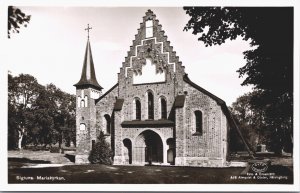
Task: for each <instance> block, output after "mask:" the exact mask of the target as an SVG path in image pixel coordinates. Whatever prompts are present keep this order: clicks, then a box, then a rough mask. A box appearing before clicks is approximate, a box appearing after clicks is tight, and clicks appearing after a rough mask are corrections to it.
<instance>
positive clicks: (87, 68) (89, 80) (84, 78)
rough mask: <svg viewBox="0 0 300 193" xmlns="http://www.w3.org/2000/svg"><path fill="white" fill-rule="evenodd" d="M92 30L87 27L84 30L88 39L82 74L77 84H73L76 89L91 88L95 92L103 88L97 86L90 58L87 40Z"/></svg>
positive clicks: (90, 52) (90, 53)
mask: <svg viewBox="0 0 300 193" xmlns="http://www.w3.org/2000/svg"><path fill="white" fill-rule="evenodd" d="M90 29H92V28H90V27H89V24H88V27H87V28H86V29H85V30H87V31H88V39H87V44H86V49H85V56H84V61H83V67H82V73H81V78H80V80H79V82H78V83H77V84H74V86H75V87H76V88H78V87H93V88H95V89H97V90H102V89H103V88H102V87H101V86H100V85H99V83H98V81H97V79H96V74H95V67H94V62H93V57H92V51H91V45H90V40H89V30H90Z"/></svg>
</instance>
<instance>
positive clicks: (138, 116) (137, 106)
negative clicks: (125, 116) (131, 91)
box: [135, 99, 141, 120]
mask: <svg viewBox="0 0 300 193" xmlns="http://www.w3.org/2000/svg"><path fill="white" fill-rule="evenodd" d="M135 118H136V119H137V120H141V102H140V101H139V100H138V99H136V100H135Z"/></svg>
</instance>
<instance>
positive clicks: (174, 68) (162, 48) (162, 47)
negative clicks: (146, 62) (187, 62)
mask: <svg viewBox="0 0 300 193" xmlns="http://www.w3.org/2000/svg"><path fill="white" fill-rule="evenodd" d="M151 39H154V41H155V44H161V50H160V52H161V53H162V54H167V55H168V64H173V70H174V72H176V65H175V62H173V63H170V54H169V52H163V50H164V43H163V42H157V40H156V37H152V38H146V39H143V40H142V41H141V44H139V45H136V46H135V55H134V56H130V60H129V64H130V66H129V67H126V66H125V77H127V68H132V58H133V57H137V48H138V47H141V46H143V43H144V41H147V40H151Z"/></svg>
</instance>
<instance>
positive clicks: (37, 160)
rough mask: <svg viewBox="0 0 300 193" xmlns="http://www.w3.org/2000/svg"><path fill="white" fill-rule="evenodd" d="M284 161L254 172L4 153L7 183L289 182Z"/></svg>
mask: <svg viewBox="0 0 300 193" xmlns="http://www.w3.org/2000/svg"><path fill="white" fill-rule="evenodd" d="M287 161H288V160H287V159H284V161H283V162H282V163H284V164H280V163H278V162H277V164H276V165H270V166H269V167H268V169H267V171H264V172H262V173H255V172H250V171H249V172H245V168H243V167H230V168H200V167H174V166H106V165H97V164H94V165H92V164H91V165H75V164H74V163H73V162H72V161H70V160H69V159H68V157H67V156H66V155H65V154H62V153H50V152H49V151H31V150H21V151H9V152H8V183H63V184H64V183H80V184H94V183H99V184H110V183H116V184H292V183H293V167H292V165H287V164H286V163H287ZM274 163H275V162H274Z"/></svg>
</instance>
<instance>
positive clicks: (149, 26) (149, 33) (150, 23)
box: [146, 20, 153, 38]
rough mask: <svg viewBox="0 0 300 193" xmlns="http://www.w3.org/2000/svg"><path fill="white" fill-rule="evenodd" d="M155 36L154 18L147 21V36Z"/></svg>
mask: <svg viewBox="0 0 300 193" xmlns="http://www.w3.org/2000/svg"><path fill="white" fill-rule="evenodd" d="M150 37H153V20H147V21H146V38H150Z"/></svg>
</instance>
